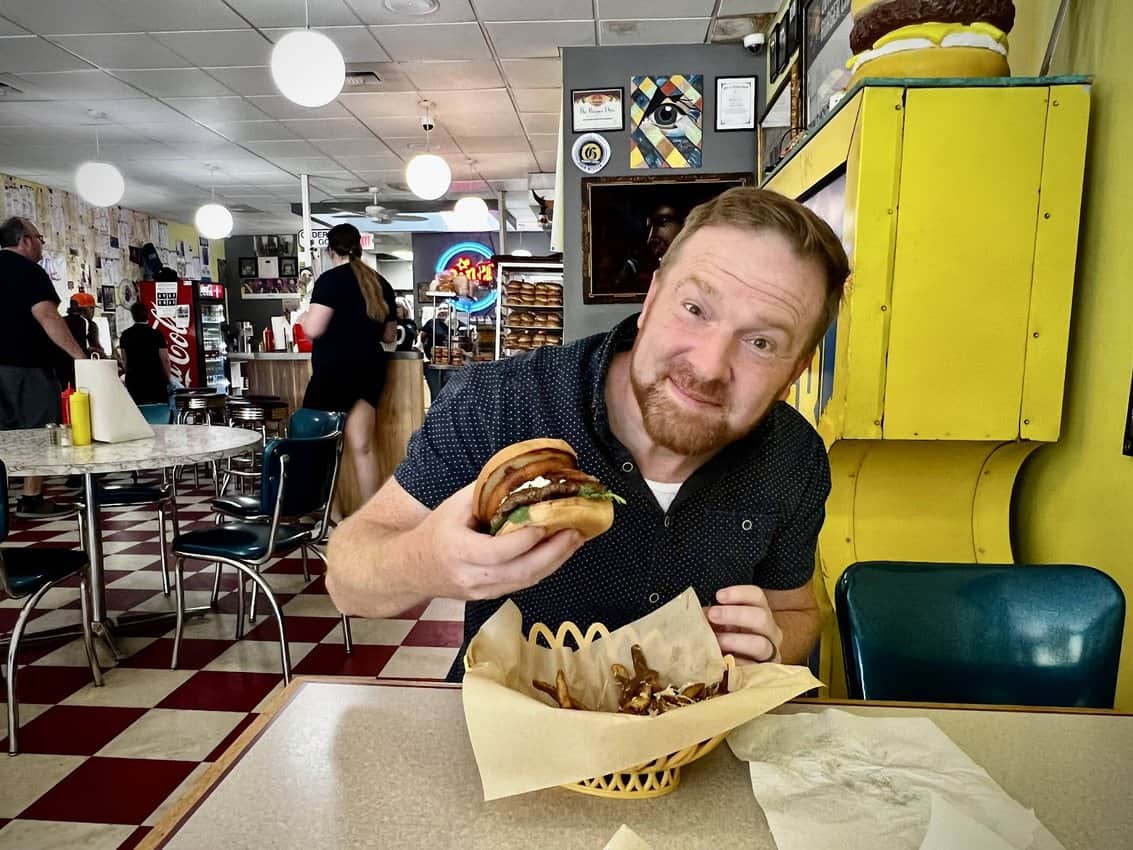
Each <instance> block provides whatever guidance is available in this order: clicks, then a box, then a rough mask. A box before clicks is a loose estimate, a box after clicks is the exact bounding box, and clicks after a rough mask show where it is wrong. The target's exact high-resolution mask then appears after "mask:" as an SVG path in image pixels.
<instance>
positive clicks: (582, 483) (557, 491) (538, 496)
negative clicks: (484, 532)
mask: <svg viewBox="0 0 1133 850" xmlns="http://www.w3.org/2000/svg"><path fill="white" fill-rule="evenodd" d="M564 472H573V473H575V474H574V475H571V476H569V477H567V476H566V475H565V474H564V475H556V476H555V477H554V480H553V481H552V482H551V483H550V484H548V485H547V486H546V487H528V488H527V489H526V490H520V491H519V492H517V493H512V494H511V495H510V496H508V497H507V498H506V499H504V500H503V502H501V503H500V507H499V510H497V511H496V512H495V514H493V515H492V520H491V523H490V525H489V527H490V528H493V529H495V528H498V527H499V526H501V525H503V523H504V520H505V519H507V516H508V514H510V513H511V512H512V511H514V510H517V509H518V508H525V507H527V506H528V505H534V504H535V503H536V502H549V501H551V500H552V499H569V498H570V497H572V496H577V495H578V494H579V491H580V490H582V488H583V487H588V488H590V489H591V490H592V491H595V492H605V490H606V485H604V484H603V483H602V482H601V481H599V480H598V479H597V478H594V477H593V476H590V475H586V473H584V472H583V473H579V470H576V469H575V470H564ZM564 478H565V480H563V479H564Z"/></svg>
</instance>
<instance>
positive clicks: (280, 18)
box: [228, 0, 358, 28]
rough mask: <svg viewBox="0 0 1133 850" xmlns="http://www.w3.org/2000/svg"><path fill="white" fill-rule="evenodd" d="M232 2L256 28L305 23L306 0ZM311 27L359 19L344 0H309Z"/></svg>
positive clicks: (230, 1) (246, 0) (230, 2)
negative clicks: (304, 2) (304, 0)
mask: <svg viewBox="0 0 1133 850" xmlns="http://www.w3.org/2000/svg"><path fill="white" fill-rule="evenodd" d="M228 2H229V4H230V5H231V6H232V8H233V9H235V10H236V11H237V12H239V13H240V14H241V15H243V16H244V17H245V18H247V19H248V20H249V21H251V22H252V23H253V24H254V25H255V26H257V27H293V28H297V27H302V26H305V25H306V17H305V12H304V7H303V0H228ZM309 8H310V10H311V11H310V14H311V19H310V21H311V26H313V27H325V26H338V25H341V24H356V23H358V19H357V18H356V17H355V16H354V13H353V12H351V11H350V9H348V8H347V7H346V4H345V3H343V2H342V0H309Z"/></svg>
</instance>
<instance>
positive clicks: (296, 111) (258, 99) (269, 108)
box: [248, 94, 346, 119]
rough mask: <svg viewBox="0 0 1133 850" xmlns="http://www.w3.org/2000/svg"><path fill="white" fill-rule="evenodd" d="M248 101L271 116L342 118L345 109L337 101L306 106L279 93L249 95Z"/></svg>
mask: <svg viewBox="0 0 1133 850" xmlns="http://www.w3.org/2000/svg"><path fill="white" fill-rule="evenodd" d="M248 102H249V103H252V104H253V105H255V106H256V107H257V108H259V109H261V110H263V111H264V112H266V113H267V114H268V115H270V116H271V117H272V118H280V119H294V118H343V117H346V110H345V109H343V108H342V106H341V105H339V104H338V102H337V101H333V100H332V101H331V102H330V103H328V104H327V105H326V106H316V107H307V106H300V105H299V104H297V103H293V102H291V101H290V100H288V99H287V98H285V97H284V96H283V95H281V94H273V95H259V96H255V97H249V98H248Z"/></svg>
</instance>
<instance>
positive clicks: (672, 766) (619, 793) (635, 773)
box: [464, 622, 736, 800]
mask: <svg viewBox="0 0 1133 850" xmlns="http://www.w3.org/2000/svg"><path fill="white" fill-rule="evenodd" d="M609 633H610V631H609V629H607V628H606V627H605V626H604V625H602V624H601V623H594V624H593V625H591V626H590V628H589V629H587V630H586V634H583V633H582V630H581V629H579V628H578V626H576V625H575V624H574V623H570V622H567V623H563V624H562V625H561V626H559V630H558V632H556V633H552V632H551V630H550V629H549V628H547V626H545V625H544V624H543V623H536V624H535V625H534V626H532V627H531V632H530V633H529V634H528V635H527V642H528V643H529V644H537V643H538V642H539V639H540V638H542V640H543V642H544V644H545V645H546V646H547V647H549V648H551V649H556V648H558V647H562V646H566V645H567V642H568V640H569V641H570V642H571V643H573V644H574V646H575V648H576V649H582V648H583V647H584V646H589V645H590V644H591V643H592V642H593V641H595V640H597V639H598V638H603V637H605V636H606V635H608V634H609ZM472 663H473V661H472V659H471V658H470V657H469V656H467V655H466V656H465V659H464V667H465V669H466V670H467V669H468V667H469V666H471V664H472ZM724 664H725V665H726V669H727V671H728V678H729V680H730V681H733V682H734V681H736V679H735V675H734V673H735V670H736V662H735V659H734V658H733V657H732V656H731V655H725V656H724ZM723 740H724V735H723V734H720V735H716V736H714V737H712V738H709V739H708V740H706V741H701V742H700V743H698V744H693V745H692V746H691V747H685V748H684V749H683V750H678V751H677V752H675V753H669V754H668V755H665V756H660V757H659V758H656V759H654V760H653V761H651V762H648V763H646V764H639V765H635V766H634V767H627V768H626V769H624V770H619V771H617V772H616V773H607V774H606V775H604V776H595V777H592V778H591V779H583V780H581V781H580V782H572V783H569V784H567V785H563V786H562V787H563V788H566V789H567V790H568V791H577V792H578V793H579V794H590V795H592V796H595V797H610V798H614V799H619V800H644V799H647V798H650V797H661V796H663V795H665V794H669V793H671V792H673V791H675V790H677V788H678V787H679V786H680V784H681V768H682V767H684V766H685V765H686V764H691V763H692V762H694V761H696V760H697V759H698V758H701V757H703V756H706V755H708V754H709V753H710V752H712V751H713V750H714V749H716V747H717V746H719V745H720V742H721V741H723Z"/></svg>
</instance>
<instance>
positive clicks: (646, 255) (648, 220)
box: [582, 172, 753, 304]
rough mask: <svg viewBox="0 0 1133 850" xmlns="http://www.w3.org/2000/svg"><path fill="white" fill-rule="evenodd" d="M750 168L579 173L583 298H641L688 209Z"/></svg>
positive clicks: (738, 181)
mask: <svg viewBox="0 0 1133 850" xmlns="http://www.w3.org/2000/svg"><path fill="white" fill-rule="evenodd" d="M752 182H753V180H752V175H751V174H742V173H741V174H673V173H671V172H670V173H667V174H636V175H632V176H628V177H584V178H583V179H582V302H583V303H584V304H640V303H641V302H642V301H644V300H645V294H646V293H647V292H648V291H649V284H650V283H651V281H652V280H653V273H654V272H655V271H656V270H657V269H658V267H659V266H660V263H661V258H662V257H664V256H665V253H666V252H667V251H668V250H669V246H670V245H671V244H672V242H673V240H674V239H676V238H677V235H678V234H679V233H680V232H681V230H682V229H683V228H684V224H685V220H686V218H687V217H688V214H689V213H690V212H691V211H692V209H693V208H694V207H696V206H698V205H700V204H702V203H704V202H705V201H710V200H712V199H713V198H715V197H716V196H717V195H719V194H721V193H722V192H724V191H726V190H728V189H731V188H733V187H735V186H750V185H752Z"/></svg>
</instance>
